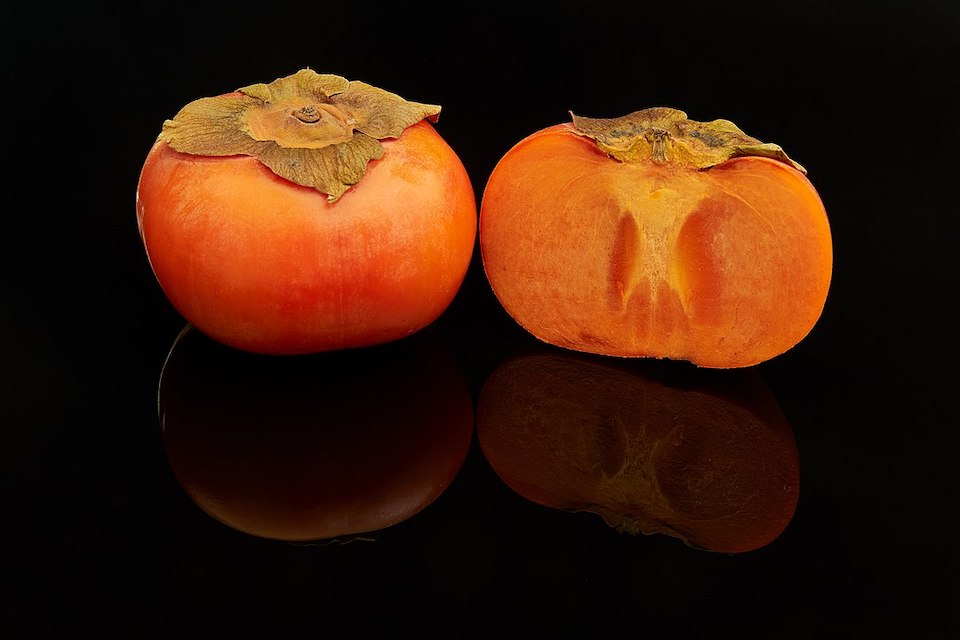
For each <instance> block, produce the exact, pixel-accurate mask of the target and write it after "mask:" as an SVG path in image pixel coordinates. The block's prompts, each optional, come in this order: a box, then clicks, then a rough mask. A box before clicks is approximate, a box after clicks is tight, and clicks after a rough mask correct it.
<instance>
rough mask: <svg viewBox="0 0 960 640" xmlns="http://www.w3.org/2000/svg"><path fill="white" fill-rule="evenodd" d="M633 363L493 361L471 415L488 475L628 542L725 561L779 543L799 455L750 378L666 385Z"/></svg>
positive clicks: (706, 377)
mask: <svg viewBox="0 0 960 640" xmlns="http://www.w3.org/2000/svg"><path fill="white" fill-rule="evenodd" d="M632 364H633V365H634V366H630V365H629V364H627V363H621V365H620V366H617V365H614V364H610V363H605V362H601V361H598V360H596V359H593V358H588V357H585V356H583V357H581V356H579V355H553V354H544V355H528V356H525V357H520V358H515V359H512V360H508V361H507V362H505V363H504V364H502V365H501V366H500V367H499V368H498V369H497V370H495V371H494V372H493V374H492V375H491V376H490V377H489V379H488V380H487V381H486V382H485V383H484V386H483V389H482V392H481V394H480V399H479V404H478V407H477V430H478V437H479V441H480V446H481V449H482V450H483V453H484V455H485V456H486V457H487V459H488V461H489V462H490V465H491V466H492V467H493V469H494V470H495V471H496V473H497V474H498V475H499V476H500V477H501V479H502V480H503V481H504V482H505V483H506V484H507V485H508V486H510V487H511V488H512V489H514V490H515V491H516V492H517V493H519V494H520V495H522V496H524V497H525V498H527V499H529V500H531V501H533V502H536V503H538V504H542V505H546V506H549V507H553V508H557V509H567V510H571V511H589V512H593V513H597V514H599V515H601V516H602V517H603V518H604V519H605V520H606V522H607V523H608V524H609V525H611V526H613V527H616V528H617V529H619V530H624V531H629V532H631V533H639V532H643V533H647V534H651V533H664V534H667V535H670V536H674V537H678V538H681V539H682V540H684V541H685V542H687V543H688V544H690V545H691V546H696V547H700V548H704V549H708V550H712V551H721V552H727V553H735V552H742V551H749V550H751V549H756V548H759V547H762V546H764V545H766V544H768V543H770V542H771V541H773V540H774V539H775V538H777V537H778V536H779V535H780V534H781V533H782V532H783V530H784V528H785V527H786V526H787V524H788V523H789V522H790V520H791V518H792V517H793V513H794V510H795V509H796V505H797V498H798V494H799V483H800V479H799V459H798V455H797V448H796V443H795V441H794V438H793V432H792V430H791V428H790V426H789V424H788V423H787V420H786V418H785V417H784V416H783V414H782V412H781V411H780V409H779V407H778V406H777V404H776V402H775V400H774V398H773V396H772V394H770V392H769V390H768V389H767V388H766V386H765V385H764V384H763V382H762V381H761V380H760V378H759V377H758V376H757V375H756V373H755V372H753V371H752V370H743V371H737V372H733V371H728V372H723V374H724V375H722V376H721V377H717V373H718V372H710V371H705V370H699V371H696V370H695V371H691V372H685V374H686V373H689V375H690V377H689V378H686V377H683V376H681V379H680V380H673V381H672V382H669V383H668V382H667V380H666V379H661V377H658V376H657V375H655V374H654V372H655V371H657V369H653V368H647V369H642V368H639V367H637V366H635V365H636V364H638V363H632ZM652 364H661V365H662V364H664V363H652ZM644 371H646V372H647V373H643V372H644ZM659 371H660V372H661V373H663V372H664V370H663V369H662V368H661V369H660V370H659ZM675 373H677V372H675Z"/></svg>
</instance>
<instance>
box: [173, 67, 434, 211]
mask: <svg viewBox="0 0 960 640" xmlns="http://www.w3.org/2000/svg"><path fill="white" fill-rule="evenodd" d="M439 113H440V107H439V106H437V105H431V104H421V103H418V102H409V101H407V100H404V99H403V98H401V97H400V96H398V95H396V94H393V93H390V92H389V91H384V90H383V89H378V88H376V87H373V86H371V85H368V84H366V83H363V82H358V81H350V80H347V79H346V78H342V77H340V76H337V75H330V74H318V73H316V72H314V71H312V70H310V69H301V70H300V71H298V72H297V73H295V74H293V75H290V76H287V77H284V78H279V79H277V80H274V81H273V82H271V83H269V84H262V83H261V84H254V85H250V86H249V87H244V88H242V89H238V90H237V91H236V92H234V93H230V94H226V95H222V96H217V97H212V98H200V99H199V100H195V101H193V102H191V103H189V104H188V105H186V106H185V107H183V109H181V110H180V112H179V113H178V114H177V115H176V116H175V117H174V118H173V119H172V120H167V121H166V122H164V124H163V130H162V132H161V133H160V136H159V139H160V140H162V141H164V142H166V143H167V144H169V145H170V146H171V147H173V148H174V149H175V150H177V151H180V152H182V153H189V154H194V155H204V156H230V155H247V156H253V157H255V158H257V159H258V160H260V162H262V163H263V164H264V165H266V166H267V167H269V168H270V169H271V170H272V171H273V172H274V173H276V174H277V175H279V176H281V177H283V178H286V179H287V180H290V181H291V182H295V183H297V184H300V185H303V186H307V187H313V188H315V189H317V190H318V191H320V192H322V193H325V194H327V199H328V200H329V201H331V202H333V201H335V200H337V199H338V198H339V197H340V196H341V195H343V194H344V192H346V190H347V189H349V188H350V186H351V185H353V184H356V183H357V182H359V181H360V179H361V178H362V177H363V175H364V173H365V172H366V169H367V163H368V162H370V161H371V160H376V159H378V158H380V157H382V156H383V146H382V145H381V144H380V140H383V139H386V138H396V137H398V136H399V135H400V134H401V133H403V131H404V129H406V128H407V127H410V126H412V125H414V124H416V123H418V122H420V121H421V120H423V119H425V118H427V119H430V120H432V121H436V120H437V117H438V116H439Z"/></svg>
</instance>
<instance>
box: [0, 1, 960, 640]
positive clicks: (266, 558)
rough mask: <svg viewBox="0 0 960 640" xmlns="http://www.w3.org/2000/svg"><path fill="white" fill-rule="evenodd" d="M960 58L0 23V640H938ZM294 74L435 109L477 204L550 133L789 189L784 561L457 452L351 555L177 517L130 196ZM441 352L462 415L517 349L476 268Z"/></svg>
mask: <svg viewBox="0 0 960 640" xmlns="http://www.w3.org/2000/svg"><path fill="white" fill-rule="evenodd" d="M958 43H960V5H957V4H956V3H955V2H952V1H950V0H942V1H928V2H902V3H890V2H842V1H839V0H833V1H830V2H820V1H812V2H799V1H792V0H786V1H780V2H746V3H716V4H712V3H703V2H688V3H676V4H662V5H661V4H655V3H646V2H642V1H635V2H625V3H619V4H618V3H608V2H605V1H602V0H595V1H591V2H579V3H567V2H556V3H550V4H549V5H544V6H534V5H532V4H527V3H521V2H513V3H505V4H502V5H501V4H492V3H476V4H472V3H461V2H452V1H451V2H446V3H395V4H394V5H393V6H392V7H389V8H385V7H378V6H376V5H372V4H369V3H368V4H361V3H343V2H341V3H311V2H300V3H295V4H286V3H275V4H270V3H263V4H253V5H243V4H233V3H217V4H214V5H211V6H204V7H196V6H192V5H190V4H163V3H150V4H145V5H138V4H132V3H123V4H121V5H119V6H117V7H111V8H106V7H102V6H95V5H94V6H91V5H90V4H87V3H77V4H65V5H63V6H59V5H57V6H54V5H50V4H48V3H24V2H3V3H2V4H0V69H2V79H3V99H2V107H0V109H2V119H0V127H2V128H0V132H2V145H3V146H2V149H3V155H4V160H5V162H6V167H7V168H6V169H4V171H3V174H2V175H3V181H2V184H3V190H2V196H0V203H2V204H0V209H2V223H0V261H2V262H0V283H2V289H0V294H2V298H0V299H2V304H3V308H2V314H0V328H2V334H0V335H2V338H3V340H4V345H3V347H4V348H3V352H2V356H0V373H2V377H3V384H2V387H0V394H2V396H0V398H2V404H0V406H2V413H0V420H2V425H0V426H2V434H3V436H2V437H3V441H2V445H0V452H2V470H3V500H4V508H3V510H2V514H3V515H2V521H3V524H2V539H0V544H2V554H0V557H2V566H0V575H2V577H3V582H4V583H5V587H6V589H7V595H6V596H5V597H4V599H3V604H2V611H3V629H4V633H3V635H4V637H8V638H31V637H41V636H46V635H47V634H48V633H50V632H60V633H61V634H63V635H61V637H88V636H89V637H111V636H113V637H154V636H155V637H181V636H183V635H184V634H191V633H194V632H198V633H199V632H205V633H216V634H217V635H227V634H234V633H238V632H244V631H248V632H252V633H256V634H265V635H268V636H270V637H278V636H280V637H291V636H293V635H297V636H299V635H300V634H301V633H303V634H306V633H309V634H311V635H320V636H325V635H332V634H334V633H337V634H346V633H349V634H350V635H353V636H356V635H360V636H361V637H363V636H366V635H373V634H374V633H378V634H382V633H399V632H403V631H408V630H409V631H412V632H415V633H420V634H429V635H442V636H443V637H468V638H486V637H541V636H543V637H547V636H550V637H571V638H574V637H593V636H594V635H595V634H604V635H607V634H614V633H615V634H630V635H636V636H638V637H656V638H667V637H670V638H678V637H679V638H683V637H702V636H705V635H707V634H710V635H713V634H718V633H723V632H729V633H732V634H735V635H738V636H741V637H743V636H758V637H759V636H763V637H778V638H782V637H787V638H794V637H795V638H813V637H816V638H819V637H824V635H829V636H834V635H839V636H856V637H860V636H862V635H868V634H869V635H871V636H873V637H877V636H880V637H884V636H888V635H894V636H895V637H900V636H901V635H908V636H909V637H924V638H945V637H950V636H951V632H952V633H953V634H956V633H957V630H958V625H957V622H956V616H957V610H958V608H957V604H958V592H957V582H958V570H960V562H958V558H957V553H956V542H955V538H956V535H957V531H956V527H955V525H953V524H951V523H952V522H953V521H954V520H953V518H952V515H953V513H952V512H953V510H954V504H953V503H954V501H955V500H956V498H957V496H956V493H957V492H956V486H957V480H956V474H955V467H956V464H955V459H956V453H955V451H956V450H955V448H954V444H953V443H954V440H955V438H954V431H955V430H956V425H957V418H956V415H955V405H956V401H955V398H956V395H957V391H956V372H955V363H956V356H957V349H956V347H957V345H956V335H957V334H956V326H957V320H958V318H957V312H956V310H955V309H956V301H955V298H956V295H957V293H958V287H957V280H956V277H957V274H958V269H957V266H958V265H957V251H956V238H957V231H958V225H957V215H958V213H960V207H958V204H957V202H958V199H957V196H956V190H957V179H956V171H957V165H956V158H957V150H958V148H960V147H958V142H960V140H958V138H960V136H958V134H960V124H958V123H960V119H958V115H957V114H958V113H960V100H958V98H957V89H958V88H960V87H958V85H960V73H958V72H957V67H956V65H957V63H958V62H960V44H958ZM303 67H310V68H312V69H314V70H315V71H318V72H321V73H337V74H340V75H343V76H346V77H347V78H350V79H356V80H364V81H366V82H368V83H370V84H373V85H376V86H379V87H382V88H385V89H388V90H391V91H394V92H396V93H399V94H400V95H402V96H403V97H405V98H408V99H410V100H417V101H421V102H429V103H436V104H440V105H442V106H443V112H442V115H441V118H440V121H439V122H438V124H437V130H438V131H439V132H440V133H441V135H443V136H444V137H445V139H446V140H447V141H448V143H449V144H450V145H451V147H452V148H453V149H454V150H456V151H457V152H458V154H459V155H460V157H461V159H462V160H463V162H464V165H465V166H466V168H467V170H468V171H469V173H470V175H471V176H472V179H473V183H474V187H475V190H476V194H477V198H478V201H479V198H480V195H481V193H482V188H483V185H484V182H485V179H486V177H487V176H488V175H489V173H490V171H491V170H492V168H493V166H494V164H495V163H496V161H497V160H498V159H499V158H500V157H501V156H502V154H503V153H505V152H506V150H507V149H508V148H509V147H510V146H511V145H512V144H513V143H514V142H516V141H518V140H519V139H520V138H522V137H524V136H525V135H527V134H529V133H532V132H533V131H535V130H537V129H539V128H542V127H545V126H548V125H551V124H555V123H557V122H561V121H565V120H566V119H567V112H568V111H570V110H572V111H574V112H575V113H578V114H582V115H588V116H593V117H613V116H618V115H623V114H626V113H628V112H631V111H634V110H636V109H640V108H644V107H648V106H657V105H665V106H673V107H676V108H681V109H683V110H684V111H686V112H687V113H688V115H689V116H690V117H691V118H693V119H696V120H711V119H714V118H727V119H730V120H732V121H734V122H736V123H737V124H738V125H740V126H741V127H742V128H743V129H744V130H745V131H746V132H747V133H749V134H751V135H754V136H756V137H758V138H760V139H761V140H764V141H770V142H776V143H779V144H781V145H782V146H783V147H784V148H785V149H786V150H787V151H788V153H790V154H791V156H793V157H794V158H795V159H797V160H798V161H799V162H801V163H802V164H803V165H804V166H806V167H807V169H808V171H809V174H808V175H809V177H810V179H811V181H812V182H813V183H814V185H816V187H817V189H818V190H819V192H820V195H821V197H822V199H823V201H824V203H825V205H826V208H827V211H828V214H829V216H830V221H831V227H832V232H833V241H834V251H835V265H834V276H833V283H832V288H831V291H830V296H829V298H828V301H827V305H826V307H825V309H824V313H823V316H822V318H821V320H820V322H819V323H818V324H817V326H816V327H815V329H814V330H813V332H812V333H811V334H810V335H809V336H808V337H807V338H806V339H805V340H804V341H803V342H801V343H800V344H799V345H798V346H797V347H795V348H794V349H792V350H791V351H789V352H787V353H786V354H784V355H782V356H780V357H778V358H776V359H774V360H771V361H769V362H767V363H763V364H762V365H759V366H758V367H757V370H758V372H759V373H760V375H761V376H762V377H763V379H764V381H765V382H766V384H767V385H768V386H769V388H770V389H771V391H772V392H773V394H774V395H775V397H776V398H777V400H778V402H779V403H780V405H781V408H782V409H783V411H784V413H785V415H786V416H787V417H788V419H789V420H790V422H791V425H792V426H793V428H794V431H795V436H796V439H797V443H798V447H799V454H800V462H801V485H800V487H801V493H800V499H799V503H798V506H797V510H796V513H795V515H794V518H793V520H792V521H791V522H790V524H789V526H788V527H787V529H786V530H785V531H784V533H783V534H782V535H781V536H780V537H779V538H777V539H776V540H775V541H774V542H772V543H771V544H770V545H768V546H766V547H763V548H761V549H758V550H756V551H752V552H749V553H745V554H739V555H726V554H716V553H710V552H705V551H699V550H695V549H692V548H689V547H687V546H684V545H683V544H682V543H681V542H680V541H678V540H676V539H673V538H668V537H665V536H640V537H633V536H629V535H627V534H619V533H617V532H616V531H614V530H612V529H610V528H608V527H607V526H606V525H605V524H604V523H603V521H602V520H600V519H599V518H597V517H596V516H593V515H590V514H584V513H580V514H571V513H566V512H562V511H557V510H551V509H548V508H546V507H542V506H539V505H536V504H533V503H531V502H528V501H526V500H524V499H523V498H521V497H520V496H518V495H517V494H515V493H513V492H512V491H511V490H510V489H509V488H507V487H506V486H505V485H504V484H503V483H502V482H500V480H499V479H498V477H497V476H496V474H495V473H494V472H493V471H492V469H491V468H490V466H489V465H488V463H487V461H486V460H485V459H484V457H483V455H482V452H481V451H480V450H479V449H478V447H477V445H476V442H474V445H473V446H472V448H471V450H470V452H469V453H468V455H467V459H466V461H465V463H464V466H463V467H462V469H461V471H460V473H459V474H458V476H457V477H456V479H455V480H454V482H453V484H452V485H451V486H450V487H449V489H448V490H447V491H446V492H445V493H444V494H443V495H442V496H441V497H440V498H439V499H438V500H437V501H436V502H434V503H433V504H431V505H430V506H428V507H427V508H426V509H425V510H423V511H422V512H420V513H419V514H417V515H416V516H414V517H413V518H411V519H409V520H406V521H404V522H402V523H400V524H398V525H396V526H394V527H390V528H389V529H386V530H384V531H381V532H379V534H377V535H376V536H373V537H374V538H375V541H372V542H371V541H363V540H357V541H353V542H350V543H349V544H329V545H322V546H315V545H298V544H290V543H285V542H279V541H274V540H267V539H263V538H259V537H256V536H251V535H247V534H244V533H240V532H239V531H236V530H234V529H231V528H229V527H227V526H225V525H223V524H220V523H219V522H217V521H215V520H213V519H212V518H211V517H209V516H208V515H207V514H206V513H204V512H203V511H201V510H200V509H199V508H197V507H196V506H195V505H194V503H192V502H191V501H190V499H189V498H188V497H187V495H186V494H185V493H184V491H183V490H182V489H181V487H180V486H179V485H178V483H177V481H176V479H175V478H174V476H173V475H172V473H171V470H170V467H169V465H168V462H167V459H166V457H165V454H164V448H163V442H162V440H161V434H160V431H159V428H158V416H157V386H158V381H159V378H160V372H161V367H162V366H163V363H164V360H165V358H166V356H167V353H168V351H169V350H170V347H171V345H172V344H173V342H174V340H175V338H176V337H177V335H178V334H179V332H180V331H181V329H182V328H183V327H184V324H185V323H184V320H183V319H182V318H181V317H179V316H178V315H177V313H176V312H175V311H174V310H173V309H172V308H171V306H170V305H169V304H168V302H167V301H166V299H165V298H164V296H163V294H162V292H161V291H160V289H159V287H158V286H157V284H156V282H155V281H154V279H153V276H152V274H151V272H150V270H149V266H148V264H147V262H146V259H145V255H144V253H143V249H142V245H141V244H140V240H139V237H138V235H137V228H136V222H135V210H134V197H135V189H136V181H137V177H138V174H139V170H140V166H141V164H142V162H143V159H144V157H145V155H146V153H147V150H148V149H149V147H150V145H151V144H152V142H153V140H154V138H155V136H156V135H157V133H158V132H159V129H160V126H161V124H162V122H163V120H164V119H166V118H169V117H172V116H173V114H175V113H176V111H177V110H178V109H179V108H180V107H181V106H182V105H184V104H186V103H187V102H189V101H191V100H193V99H195V98H198V97H202V96H207V95H214V94H217V93H222V92H224V91H229V90H233V89H236V88H238V87H241V86H245V85H248V84H251V83H254V82H269V81H271V80H273V79H275V78H277V77H280V76H284V75H288V74H290V73H293V72H295V71H296V70H298V69H300V68H303ZM436 330H437V331H442V332H444V335H446V336H448V337H450V338H452V343H453V344H454V346H455V351H456V354H457V357H458V359H459V360H458V361H459V362H460V363H461V365H462V370H463V372H464V376H465V378H466V380H467V381H468V383H469V385H470V389H471V392H472V394H473V397H474V400H476V398H477V397H478V394H479V391H480V388H481V386H482V384H483V382H484V380H485V379H486V378H487V376H488V375H489V374H490V373H491V372H492V371H493V370H494V369H495V367H496V366H497V365H498V363H499V362H501V360H502V358H504V357H506V356H507V355H509V354H510V353H511V352H512V349H514V348H517V347H519V348H526V347H527V346H531V345H530V344H529V343H530V339H529V337H528V336H526V335H525V334H524V333H523V332H522V331H521V330H519V329H518V328H517V327H516V326H515V325H513V324H512V322H511V321H510V320H509V318H507V317H506V316H505V315H504V313H503V311H502V309H501V308H500V307H499V306H498V305H497V303H496V301H495V299H494V298H493V296H492V294H491V293H490V291H489V288H488V287H487V285H486V282H485V280H484V277H483V273H482V268H481V266H480V263H479V260H478V256H477V255H475V259H474V263H473V265H472V268H471V271H470V273H469V274H468V277H467V280H466V282H465V283H464V286H463V288H462V290H461V292H460V295H458V297H457V299H456V300H455V302H454V303H453V305H452V306H451V307H450V308H449V309H448V311H447V313H446V314H445V315H444V316H443V318H442V319H441V320H440V321H439V322H438V324H437V327H436ZM339 362H341V364H342V363H343V362H347V363H348V362H349V361H344V360H341V361H339ZM342 366H349V364H342ZM371 402H375V399H374V398H371ZM954 637H955V636H954Z"/></svg>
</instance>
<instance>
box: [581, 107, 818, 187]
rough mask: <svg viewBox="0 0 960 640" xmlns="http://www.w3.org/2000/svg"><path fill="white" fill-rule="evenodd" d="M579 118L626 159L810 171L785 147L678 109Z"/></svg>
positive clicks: (586, 130)
mask: <svg viewBox="0 0 960 640" xmlns="http://www.w3.org/2000/svg"><path fill="white" fill-rule="evenodd" d="M570 115H571V116H572V117H573V127H574V130H575V131H576V132H577V133H579V134H580V135H582V136H585V137H587V138H590V139H591V140H594V141H595V142H596V143H597V145H598V146H599V147H600V149H602V150H603V151H604V152H605V153H607V154H608V155H610V156H611V157H613V158H616V159H617V160H620V161H621V162H641V161H648V160H652V161H653V162H657V163H667V162H670V163H676V164H681V165H686V166H692V167H695V168H697V169H707V168H709V167H712V166H714V165H718V164H720V163H721V162H724V161H726V160H729V159H730V158H734V157H738V156H763V157H766V158H773V159H774V160H779V161H780V162H783V163H785V164H788V165H790V166H791V167H793V168H794V169H797V170H798V171H801V172H803V173H806V169H804V168H803V166H801V165H800V164H799V163H798V162H795V161H794V160H793V159H791V158H790V157H789V156H788V155H787V154H786V152H785V151H784V150H783V149H781V148H780V146H778V145H775V144H771V143H765V142H760V141H759V140H757V139H756V138H753V137H751V136H748V135H747V134H745V133H744V132H743V131H741V130H740V128H739V127H737V125H735V124H733V123H732V122H730V121H729V120H713V121H711V122H697V121H696V120H690V119H688V118H687V114H686V113H684V112H683V111H679V110H677V109H670V108H667V107H654V108H652V109H644V110H642V111H635V112H633V113H631V114H629V115H626V116H622V117H619V118H585V117H583V116H578V115H574V114H573V113H571V114H570Z"/></svg>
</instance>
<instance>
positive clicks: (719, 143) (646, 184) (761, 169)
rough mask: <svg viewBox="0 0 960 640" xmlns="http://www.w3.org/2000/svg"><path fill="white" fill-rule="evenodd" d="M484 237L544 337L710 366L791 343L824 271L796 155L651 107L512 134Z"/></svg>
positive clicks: (823, 249)
mask: <svg viewBox="0 0 960 640" xmlns="http://www.w3.org/2000/svg"><path fill="white" fill-rule="evenodd" d="M479 234H480V251H481V256H482V263H483V268H484V271H485V273H486V276H487V278H488V280H489V282H490V285H491V288H492V290H493V292H494V294H495V295H496V297H497V299H498V300H499V302H500V303H501V304H502V305H503V307H504V309H505V310H506V311H507V313H509V315H510V316H511V317H512V318H513V319H514V320H515V321H516V322H517V323H518V324H520V325H521V326H522V327H523V328H524V329H526V330H527V331H528V332H530V333H531V334H533V335H534V336H535V337H536V338H538V339H539V340H541V341H543V342H546V343H550V344H553V345H556V346H560V347H564V348H567V349H572V350H577V351H584V352H590V353H595V354H602V355H609V356H622V357H654V358H669V359H675V360H685V361H689V362H692V363H694V364H696V365H699V366H701V367H708V368H733V367H745V366H751V365H754V364H757V363H760V362H763V361H766V360H769V359H771V358H773V357H775V356H778V355H780V354H782V353H784V352H786V351H788V350H789V349H791V348H792V347H794V346H795V345H797V344H798V343H799V342H800V341H801V340H802V339H803V338H805V337H806V336H807V335H808V334H809V332H810V331H811V330H812V328H813V327H814V325H815V324H816V323H817V321H818V320H819V318H820V316H821V314H822V312H823V309H824V305H825V303H826V299H827V293H828V290H829V287H830V281H831V275H832V268H833V247H832V240H831V233H830V226H829V222H828V219H827V214H826V210H825V208H824V205H823V202H822V201H821V199H820V197H819V195H818V193H817V191H816V189H815V188H814V186H813V184H812V183H811V182H810V180H809V179H808V178H807V177H806V172H805V170H804V169H803V167H801V166H800V165H799V164H797V163H796V162H794V161H793V160H791V159H790V158H789V157H788V156H787V154H786V153H785V152H784V151H783V149H782V148H781V147H779V146H777V145H774V144H768V143H761V142H760V141H759V140H757V139H755V138H752V137H750V136H748V135H746V134H744V133H743V132H742V131H741V130H740V129H739V128H737V127H736V126H735V125H734V124H733V123H732V122H729V121H727V120H715V121H712V122H696V121H693V120H690V119H688V118H687V116H686V114H685V113H684V112H682V111H679V110H676V109H669V108H660V107H658V108H652V109H646V110H643V111H637V112H635V113H632V114H630V115H627V116H623V117H621V118H613V119H594V118H585V117H579V116H573V118H572V122H571V123H564V124H557V125H554V126H550V127H547V128H545V129H542V130H540V131H537V132H535V133H533V134H532V135H530V136H528V137H526V138H525V139H523V140H521V141H520V142H519V143H517V144H516V145H515V146H513V147H512V148H511V149H510V150H509V151H508V152H507V153H506V154H505V155H504V156H503V157H502V158H501V159H500V161H499V162H498V163H497V165H496V167H495V168H494V170H493V172H492V174H491V175H490V177H489V179H488V182H487V184H486V187H485V188H484V191H483V196H482V200H481V204H480V229H479Z"/></svg>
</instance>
